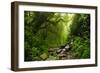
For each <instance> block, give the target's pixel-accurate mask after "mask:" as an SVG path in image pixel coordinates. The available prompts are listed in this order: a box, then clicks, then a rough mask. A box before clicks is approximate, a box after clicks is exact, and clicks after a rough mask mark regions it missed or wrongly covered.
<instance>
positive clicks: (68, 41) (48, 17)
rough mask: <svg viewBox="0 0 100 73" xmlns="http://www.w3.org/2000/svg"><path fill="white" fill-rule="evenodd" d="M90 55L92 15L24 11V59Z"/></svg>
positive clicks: (38, 59)
mask: <svg viewBox="0 0 100 73" xmlns="http://www.w3.org/2000/svg"><path fill="white" fill-rule="evenodd" d="M87 58H90V14H83V13H68V12H65V13H64V12H39V11H24V61H49V60H68V59H87Z"/></svg>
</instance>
